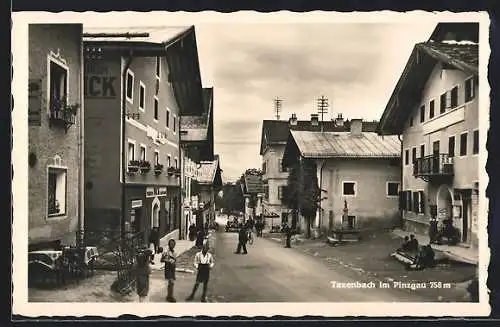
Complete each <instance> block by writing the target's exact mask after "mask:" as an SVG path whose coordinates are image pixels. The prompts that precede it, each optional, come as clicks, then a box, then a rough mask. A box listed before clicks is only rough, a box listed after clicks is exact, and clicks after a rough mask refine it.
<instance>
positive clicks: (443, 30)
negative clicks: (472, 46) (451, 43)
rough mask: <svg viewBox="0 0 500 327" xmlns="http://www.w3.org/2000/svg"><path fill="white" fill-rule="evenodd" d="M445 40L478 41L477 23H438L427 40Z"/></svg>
mask: <svg viewBox="0 0 500 327" xmlns="http://www.w3.org/2000/svg"><path fill="white" fill-rule="evenodd" d="M445 40H455V41H472V42H475V43H477V42H479V23H474V22H471V23H464V22H460V23H439V24H437V26H436V28H435V29H434V31H433V32H432V35H431V37H430V38H429V41H434V42H443V41H445Z"/></svg>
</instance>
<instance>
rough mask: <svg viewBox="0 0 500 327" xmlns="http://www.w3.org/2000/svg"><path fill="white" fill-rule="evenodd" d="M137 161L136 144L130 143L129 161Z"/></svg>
mask: <svg viewBox="0 0 500 327" xmlns="http://www.w3.org/2000/svg"><path fill="white" fill-rule="evenodd" d="M132 160H135V144H134V143H132V142H128V161H132Z"/></svg>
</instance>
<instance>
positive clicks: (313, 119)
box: [311, 114, 319, 126]
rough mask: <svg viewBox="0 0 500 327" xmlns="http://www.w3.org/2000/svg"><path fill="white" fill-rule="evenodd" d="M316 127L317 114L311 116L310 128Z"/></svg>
mask: <svg viewBox="0 0 500 327" xmlns="http://www.w3.org/2000/svg"><path fill="white" fill-rule="evenodd" d="M318 125H319V118H318V114H311V126H318Z"/></svg>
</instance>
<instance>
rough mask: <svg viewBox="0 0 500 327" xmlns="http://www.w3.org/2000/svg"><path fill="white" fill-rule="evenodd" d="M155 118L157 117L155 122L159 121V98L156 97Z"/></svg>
mask: <svg viewBox="0 0 500 327" xmlns="http://www.w3.org/2000/svg"><path fill="white" fill-rule="evenodd" d="M154 117H155V120H158V98H157V97H155V107H154Z"/></svg>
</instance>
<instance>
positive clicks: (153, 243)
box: [148, 227, 160, 264]
mask: <svg viewBox="0 0 500 327" xmlns="http://www.w3.org/2000/svg"><path fill="white" fill-rule="evenodd" d="M159 245H160V231H159V228H158V227H153V229H152V230H151V233H150V234H149V243H148V246H149V248H150V249H151V251H152V254H151V264H154V260H155V254H158V253H159V252H158V247H159Z"/></svg>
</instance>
